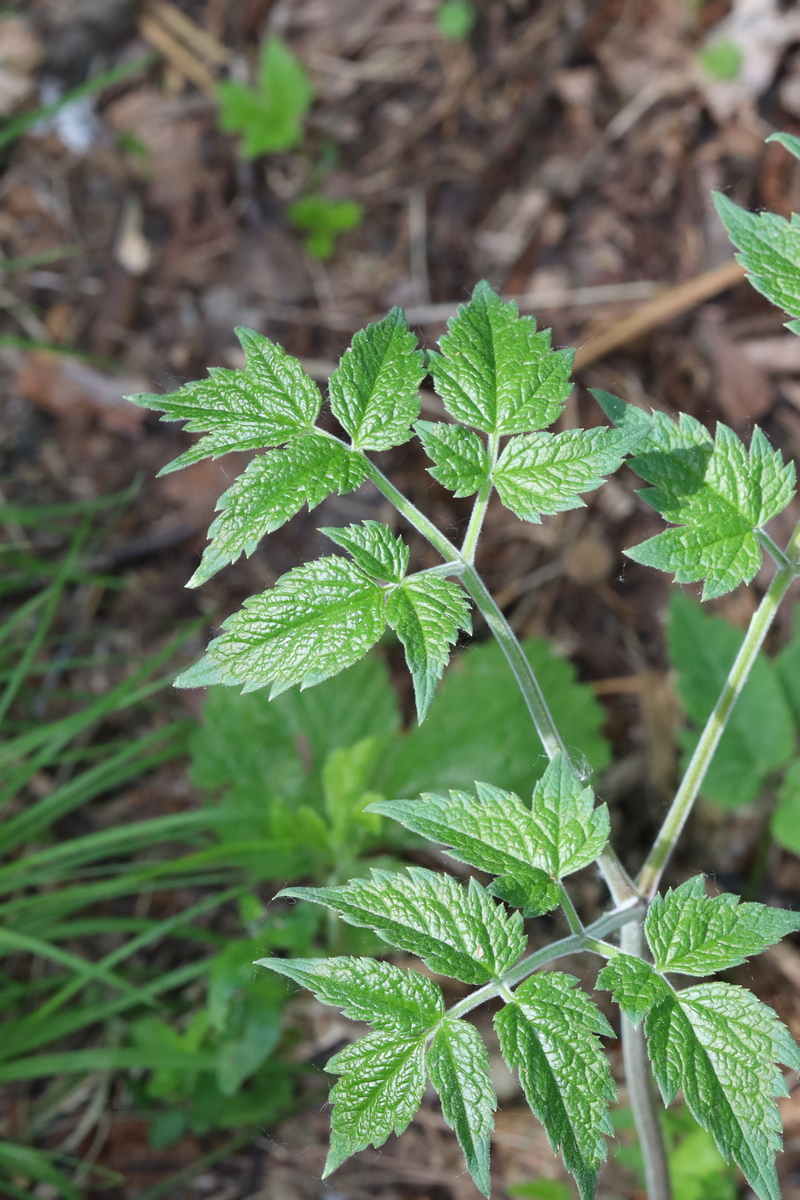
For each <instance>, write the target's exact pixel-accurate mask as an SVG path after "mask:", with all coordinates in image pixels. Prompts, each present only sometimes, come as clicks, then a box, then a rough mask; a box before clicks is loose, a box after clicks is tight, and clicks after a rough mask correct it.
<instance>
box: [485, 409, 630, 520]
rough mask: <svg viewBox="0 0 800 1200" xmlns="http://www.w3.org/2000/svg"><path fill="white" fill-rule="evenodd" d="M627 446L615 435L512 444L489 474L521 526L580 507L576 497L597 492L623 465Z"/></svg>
mask: <svg viewBox="0 0 800 1200" xmlns="http://www.w3.org/2000/svg"><path fill="white" fill-rule="evenodd" d="M626 449H627V440H626V439H625V437H624V436H623V435H622V434H621V433H620V432H619V431H618V430H614V429H568V430H566V431H565V432H564V433H555V434H553V433H528V434H523V435H521V436H520V437H515V438H512V439H511V441H510V442H509V443H508V445H507V446H506V447H505V449H504V450H503V453H502V454H501V455H500V459H499V461H498V463H497V466H496V467H495V469H494V471H493V472H492V481H493V483H494V486H495V487H496V488H497V494H498V495H499V497H500V499H501V500H502V502H503V504H504V505H505V506H506V508H510V509H511V511H512V512H514V513H516V515H517V516H518V517H521V518H522V520H523V521H533V522H534V523H536V524H539V523H540V521H541V518H542V517H543V516H548V515H552V514H553V513H557V512H566V511H567V510H568V509H572V508H582V507H584V504H583V501H582V500H581V498H580V496H579V495H578V493H579V492H591V491H594V490H595V489H596V488H599V487H600V485H601V484H602V483H603V481H604V479H605V476H606V475H611V474H613V472H614V471H616V470H617V469H618V467H619V466H620V465H621V464H622V460H623V458H624V456H625V452H626Z"/></svg>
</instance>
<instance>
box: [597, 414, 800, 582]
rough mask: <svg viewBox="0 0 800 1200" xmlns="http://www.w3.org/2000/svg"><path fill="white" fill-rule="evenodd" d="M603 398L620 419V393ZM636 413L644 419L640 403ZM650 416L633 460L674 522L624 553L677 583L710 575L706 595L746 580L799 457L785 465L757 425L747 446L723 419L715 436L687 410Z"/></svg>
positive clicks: (785, 498)
mask: <svg viewBox="0 0 800 1200" xmlns="http://www.w3.org/2000/svg"><path fill="white" fill-rule="evenodd" d="M612 399H613V398H612ZM598 400H599V401H600V403H601V404H602V405H603V407H604V408H606V411H608V412H609V415H610V416H612V419H614V420H616V419H618V415H619V407H618V406H619V404H620V403H621V401H617V403H616V407H615V406H614V405H608V402H607V400H606V399H605V396H604V394H598ZM627 407H628V408H631V407H632V406H630V405H629V406H627ZM615 414H616V415H615ZM633 420H634V421H635V422H636V423H640V418H639V416H638V410H637V416H636V417H635V418H633ZM650 422H651V424H650V432H649V433H648V434H647V436H646V437H645V438H644V440H642V441H640V442H639V444H638V446H637V448H636V454H635V456H634V457H633V458H632V459H631V460H630V462H629V465H630V467H631V468H632V469H633V470H634V471H635V472H636V474H637V475H639V476H641V478H642V479H644V480H645V481H646V482H647V483H650V484H653V485H654V486H653V487H650V488H645V489H644V490H643V491H641V492H640V495H641V496H642V498H643V499H644V500H646V501H647V503H648V504H650V505H652V507H653V508H655V509H656V511H657V512H659V513H661V515H662V516H663V517H664V518H665V520H667V521H669V522H670V524H671V525H674V526H677V528H673V529H667V530H665V531H664V532H663V533H659V534H657V535H656V536H655V537H653V538H649V539H648V540H647V541H646V542H642V543H641V544H640V545H638V546H634V547H632V548H630V549H629V550H626V551H625V553H626V554H627V555H628V557H629V558H632V559H633V560H634V561H635V562H639V563H644V564H645V565H646V566H651V567H657V568H658V569H659V570H662V571H672V572H674V573H675V581H676V583H694V582H696V581H697V580H700V579H703V580H705V585H704V588H703V599H704V600H709V599H712V598H713V597H715V596H721V595H723V594H724V593H725V592H729V591H730V590H731V589H732V588H734V587H736V586H737V584H739V583H742V582H749V581H750V580H751V579H752V578H753V576H754V575H755V573H756V571H757V570H758V568H759V566H760V565H761V558H762V554H761V546H760V544H759V541H758V537H757V535H756V531H757V530H758V529H760V528H762V526H764V525H765V524H766V523H767V522H768V521H770V520H771V519H772V518H773V517H775V516H777V514H778V513H779V512H781V511H782V510H783V509H784V508H785V507H786V505H787V504H788V503H789V501H790V500H791V499H792V496H793V494H794V482H795V469H794V464H792V463H790V464H788V465H785V464H784V462H783V459H782V458H781V455H780V453H779V452H778V451H774V450H772V448H771V446H770V445H769V442H768V441H767V439H766V438H765V436H764V434H763V433H762V432H761V430H760V429H758V428H756V429H754V431H753V436H752V439H751V442H750V450H749V453H748V451H747V449H746V448H745V446H744V445H743V444H742V442H741V441H740V440H739V438H738V437H737V436H736V434H735V433H733V431H732V430H730V429H729V428H728V427H727V426H726V425H723V424H722V423H721V422H719V423H718V424H717V435H716V438H715V439H712V437H711V435H710V433H709V432H708V430H707V429H705V427H704V426H703V425H701V424H700V423H699V422H698V421H696V420H695V419H694V417H690V416H688V415H687V414H686V413H682V414H681V417H680V420H679V421H678V423H677V425H676V424H675V423H674V422H673V421H671V420H670V418H669V417H667V416H665V414H664V413H653V414H652V417H651V418H650ZM629 423H630V418H629Z"/></svg>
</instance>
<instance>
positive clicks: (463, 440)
mask: <svg viewBox="0 0 800 1200" xmlns="http://www.w3.org/2000/svg"><path fill="white" fill-rule="evenodd" d="M414 430H415V432H416V433H417V434H418V436H419V439H420V441H421V442H422V444H423V446H424V447H425V453H426V454H427V456H428V458H432V459H433V462H434V465H433V466H432V467H428V474H429V475H432V476H433V478H434V479H435V480H437V482H438V483H441V484H442V486H443V487H446V488H447V489H448V491H451V492H452V493H453V495H454V496H456V497H462V496H471V495H472V494H473V493H474V492H477V491H478V490H479V489H480V488H481V487H482V486H483V484H484V483H485V482H486V480H487V479H488V478H489V456H488V454H487V452H486V447H485V445H484V444H483V442H482V441H481V439H480V438H479V437H478V436H477V434H474V433H473V432H472V430H471V429H465V428H464V426H463V425H448V424H447V423H446V422H445V421H417V422H415V424H414Z"/></svg>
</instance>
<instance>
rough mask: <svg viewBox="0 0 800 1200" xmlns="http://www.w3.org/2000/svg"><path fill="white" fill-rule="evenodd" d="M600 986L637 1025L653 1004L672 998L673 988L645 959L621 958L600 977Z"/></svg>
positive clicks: (611, 963)
mask: <svg viewBox="0 0 800 1200" xmlns="http://www.w3.org/2000/svg"><path fill="white" fill-rule="evenodd" d="M597 986H598V987H599V988H602V989H604V990H605V991H609V992H611V993H612V994H613V997H614V1000H615V1001H616V1002H617V1004H618V1005H619V1006H620V1008H621V1009H622V1011H623V1012H624V1013H625V1016H626V1017H627V1018H628V1020H629V1021H632V1022H633V1024H634V1025H638V1024H639V1022H640V1021H641V1019H642V1017H644V1016H646V1015H647V1013H648V1012H649V1011H650V1009H651V1008H652V1007H653V1005H654V1004H656V1003H658V1001H659V1000H663V999H664V998H665V996H668V995H669V994H670V986H669V984H668V983H667V981H666V980H665V979H662V978H661V976H660V975H659V974H658V972H657V971H654V970H653V968H652V967H651V966H650V964H649V963H646V962H645V961H644V959H642V958H634V957H633V955H631V954H618V955H616V956H615V957H614V958H612V959H611V961H610V962H609V963H606V965H605V966H604V967H603V969H602V971H601V972H600V974H599V975H598V976H597Z"/></svg>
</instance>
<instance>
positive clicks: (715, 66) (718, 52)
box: [698, 39, 742, 79]
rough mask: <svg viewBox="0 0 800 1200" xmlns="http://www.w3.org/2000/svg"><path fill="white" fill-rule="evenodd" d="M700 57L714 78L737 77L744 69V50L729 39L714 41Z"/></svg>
mask: <svg viewBox="0 0 800 1200" xmlns="http://www.w3.org/2000/svg"><path fill="white" fill-rule="evenodd" d="M698 57H699V59H700V64H701V66H703V67H704V68H705V70H706V71H707V72H708V74H709V75H710V76H711V77H712V79H736V78H737V76H738V75H739V72H740V71H741V69H742V52H741V50H740V49H739V47H738V46H737V45H736V43H735V42H731V41H728V40H727V39H725V40H720V41H716V42H712V43H711V44H710V45H709V46H706V47H705V49H703V50H701V51H700V54H699V56H698Z"/></svg>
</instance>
